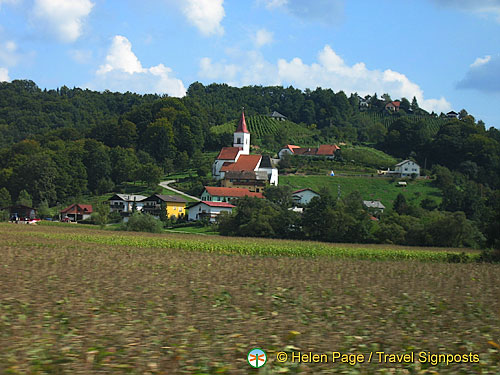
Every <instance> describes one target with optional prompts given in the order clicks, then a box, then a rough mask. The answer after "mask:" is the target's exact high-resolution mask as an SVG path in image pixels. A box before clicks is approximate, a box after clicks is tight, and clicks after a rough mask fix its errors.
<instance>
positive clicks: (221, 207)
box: [188, 201, 235, 223]
mask: <svg viewBox="0 0 500 375" xmlns="http://www.w3.org/2000/svg"><path fill="white" fill-rule="evenodd" d="M234 207H235V206H233V205H232V204H229V203H227V202H207V201H201V202H198V203H195V204H194V205H193V206H190V207H189V208H188V220H190V221H195V220H208V221H210V222H211V223H213V222H215V221H216V218H217V216H218V215H220V214H221V213H222V212H227V213H229V214H230V213H232V212H233V208H234Z"/></svg>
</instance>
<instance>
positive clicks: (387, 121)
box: [361, 113, 446, 135]
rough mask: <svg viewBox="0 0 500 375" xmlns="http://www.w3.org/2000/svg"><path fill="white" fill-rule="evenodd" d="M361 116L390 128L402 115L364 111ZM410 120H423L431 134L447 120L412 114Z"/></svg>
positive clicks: (408, 117) (416, 121)
mask: <svg viewBox="0 0 500 375" xmlns="http://www.w3.org/2000/svg"><path fill="white" fill-rule="evenodd" d="M361 116H365V117H367V118H369V119H370V120H372V121H375V122H380V123H381V124H383V125H384V126H385V127H386V128H389V126H391V124H392V123H393V122H395V121H396V120H398V119H399V118H400V117H397V116H391V115H386V114H383V113H362V114H361ZM406 118H407V119H408V120H409V121H411V122H413V123H418V122H420V121H423V122H424V124H425V126H426V127H427V128H428V129H429V130H430V133H431V135H434V134H436V133H437V132H438V131H439V129H440V128H441V126H443V124H444V123H445V122H446V120H444V119H441V118H433V117H429V116H420V115H412V116H407V117H406Z"/></svg>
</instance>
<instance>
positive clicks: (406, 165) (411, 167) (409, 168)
mask: <svg viewBox="0 0 500 375" xmlns="http://www.w3.org/2000/svg"><path fill="white" fill-rule="evenodd" d="M394 172H395V173H397V174H399V175H400V176H401V177H411V176H412V175H415V176H417V177H418V176H420V166H419V165H418V164H417V163H415V162H414V161H411V160H403V161H402V162H401V163H398V164H396V168H395V170H394Z"/></svg>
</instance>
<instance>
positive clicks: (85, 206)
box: [61, 203, 92, 214]
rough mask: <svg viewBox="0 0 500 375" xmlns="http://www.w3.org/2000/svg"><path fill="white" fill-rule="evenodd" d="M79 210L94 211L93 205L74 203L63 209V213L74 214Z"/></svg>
mask: <svg viewBox="0 0 500 375" xmlns="http://www.w3.org/2000/svg"><path fill="white" fill-rule="evenodd" d="M78 212H82V213H88V214H91V213H92V205H90V204H77V203H73V204H72V205H71V206H69V207H66V208H65V209H64V210H61V213H62V214H67V213H70V214H73V213H78Z"/></svg>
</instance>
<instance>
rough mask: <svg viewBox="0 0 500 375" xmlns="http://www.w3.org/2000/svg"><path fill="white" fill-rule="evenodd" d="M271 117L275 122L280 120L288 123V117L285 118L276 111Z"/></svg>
mask: <svg viewBox="0 0 500 375" xmlns="http://www.w3.org/2000/svg"><path fill="white" fill-rule="evenodd" d="M269 117H271V118H273V119H275V120H278V121H286V116H284V115H282V114H281V113H279V112H276V111H274V112H273V113H271V114H270V115H269Z"/></svg>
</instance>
